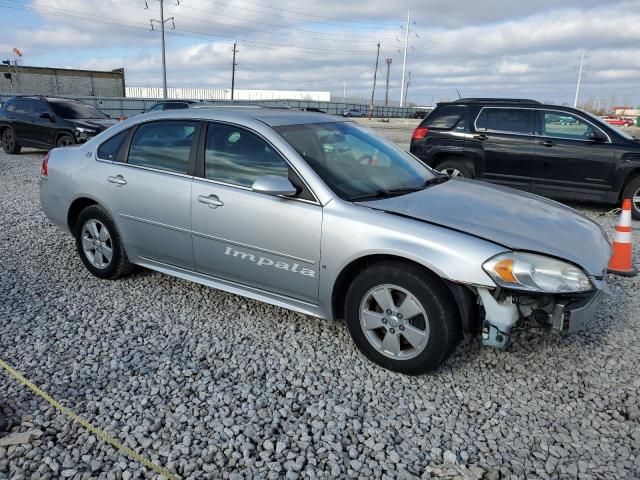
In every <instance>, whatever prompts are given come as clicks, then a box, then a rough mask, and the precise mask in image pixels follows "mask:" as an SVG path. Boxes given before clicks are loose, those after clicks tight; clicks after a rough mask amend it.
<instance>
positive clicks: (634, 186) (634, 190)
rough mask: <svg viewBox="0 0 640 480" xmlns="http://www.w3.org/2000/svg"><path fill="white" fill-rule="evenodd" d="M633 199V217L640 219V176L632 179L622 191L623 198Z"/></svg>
mask: <svg viewBox="0 0 640 480" xmlns="http://www.w3.org/2000/svg"><path fill="white" fill-rule="evenodd" d="M625 198H630V199H631V217H632V218H633V219H634V220H640V177H636V178H633V179H631V181H630V182H629V183H628V184H627V185H625V187H624V190H623V191H622V199H623V200H624V199H625Z"/></svg>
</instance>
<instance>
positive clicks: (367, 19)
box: [0, 0, 640, 104]
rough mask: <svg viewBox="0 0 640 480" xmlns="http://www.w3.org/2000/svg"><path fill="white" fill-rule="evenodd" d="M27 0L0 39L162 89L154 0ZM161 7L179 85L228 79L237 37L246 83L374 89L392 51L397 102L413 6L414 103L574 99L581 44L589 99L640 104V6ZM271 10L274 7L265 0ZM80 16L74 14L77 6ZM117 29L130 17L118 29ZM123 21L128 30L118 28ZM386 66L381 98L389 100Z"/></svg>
mask: <svg viewBox="0 0 640 480" xmlns="http://www.w3.org/2000/svg"><path fill="white" fill-rule="evenodd" d="M148 3H149V7H150V9H149V10H145V9H144V8H143V7H144V2H142V1H140V0H95V1H92V2H85V1H82V0H33V3H32V8H33V9H35V10H36V11H37V12H38V15H40V16H41V17H42V18H43V19H44V23H45V25H44V27H41V28H38V29H33V28H24V27H23V26H20V25H15V24H13V25H10V26H8V27H7V28H5V29H4V32H3V33H0V45H2V44H9V43H10V42H13V41H15V42H17V43H19V44H20V46H22V47H23V48H24V49H25V50H28V51H29V52H30V56H31V57H34V58H38V56H40V57H41V58H43V59H46V60H47V61H51V58H52V57H53V58H58V57H57V56H56V55H55V52H57V51H60V52H62V51H65V52H66V51H71V52H72V54H71V55H65V56H62V55H60V60H59V61H58V62H59V65H58V66H77V67H88V68H103V69H111V68H116V67H120V66H124V67H125V68H126V69H127V79H128V82H129V83H130V84H132V85H150V86H151V85H153V86H157V85H159V84H160V74H159V72H160V56H159V53H160V52H159V39H158V35H157V33H152V32H149V31H146V28H147V27H146V26H147V25H148V24H149V18H150V17H157V15H158V11H157V9H158V5H157V2H156V1H155V0H148ZM166 3H167V5H168V6H167V16H171V15H174V16H175V17H176V18H175V21H176V31H175V32H172V33H170V34H168V35H167V44H168V51H167V60H168V66H169V69H168V77H169V83H170V84H171V85H172V86H194V87H196V86H202V87H218V88H227V87H228V86H229V85H228V84H229V82H230V64H231V44H232V42H233V39H236V38H237V39H238V41H239V49H240V53H239V55H238V63H239V68H238V74H237V80H238V87H239V88H282V89H292V88H295V89H307V90H330V91H332V92H333V93H334V95H336V96H338V97H341V96H342V88H343V82H346V84H347V90H348V94H349V95H352V96H357V95H361V96H363V97H367V96H369V95H370V88H371V83H372V74H373V64H374V61H375V44H376V42H377V41H378V40H379V41H380V42H381V62H380V63H381V65H383V64H384V58H387V57H390V58H392V60H393V64H392V75H391V81H390V89H391V97H392V98H394V99H396V100H397V99H398V98H399V92H400V71H401V64H402V55H401V52H399V50H400V49H401V46H402V40H403V38H402V37H403V34H404V33H403V31H402V30H401V28H400V25H401V24H402V22H403V21H404V19H405V16H406V10H407V9H408V8H411V9H412V12H413V15H412V16H413V18H414V20H415V24H412V25H411V31H412V34H411V36H410V45H411V47H412V48H411V49H410V51H409V63H408V69H409V70H410V71H411V72H412V73H411V86H410V88H409V100H410V101H415V102H417V103H421V104H424V103H430V102H431V100H432V99H434V100H436V101H437V100H439V99H447V98H455V97H456V96H457V93H456V90H457V89H458V90H460V91H461V93H462V94H463V95H468V96H471V95H483V96H484V95H500V96H527V97H534V98H538V99H541V100H551V101H554V102H558V103H562V102H568V101H570V100H572V98H573V93H574V89H575V81H576V71H575V65H576V64H577V63H578V57H579V55H580V53H581V50H582V49H583V48H584V49H586V50H587V54H588V56H589V58H588V61H587V63H588V68H587V75H586V76H585V82H584V89H583V92H584V98H585V99H586V98H589V97H593V98H596V97H605V98H607V99H609V101H610V102H615V101H617V102H622V101H628V102H633V103H635V104H637V103H640V93H639V92H640V88H639V87H640V85H639V83H640V30H639V29H638V28H637V25H638V24H640V1H638V0H634V1H615V0H610V1H608V2H602V0H597V1H596V0H564V1H563V2H562V6H559V2H557V1H556V0H538V1H536V2H532V1H529V0H527V1H521V0H493V1H490V2H478V1H477V0H475V1H471V0H458V1H457V2H455V5H454V4H453V3H452V2H451V1H450V0H429V1H417V0H412V1H409V0H404V1H400V2H389V1H388V0H386V1H382V0H369V1H367V2H344V1H338V0H326V1H324V2H322V3H318V4H314V5H308V4H302V3H301V2H298V1H293V0H281V1H279V2H268V0H181V2H180V6H173V5H171V3H170V2H169V1H167V2H166ZM269 7H275V8H269ZM69 12H72V13H69ZM118 24H122V25H118ZM123 25H126V26H127V27H125V26H123ZM383 77H384V72H383V71H382V70H381V71H379V75H378V79H379V83H378V90H377V91H378V92H379V94H378V95H377V98H383V97H384V92H383V85H384V78H383Z"/></svg>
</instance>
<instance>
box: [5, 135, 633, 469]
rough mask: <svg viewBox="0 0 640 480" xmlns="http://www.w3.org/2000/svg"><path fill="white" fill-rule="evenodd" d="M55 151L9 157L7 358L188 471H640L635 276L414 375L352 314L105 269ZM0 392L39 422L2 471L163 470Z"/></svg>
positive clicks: (8, 391)
mask: <svg viewBox="0 0 640 480" xmlns="http://www.w3.org/2000/svg"><path fill="white" fill-rule="evenodd" d="M382 128H384V127H382ZM409 128H410V127H409ZM391 132H395V130H392V131H391ZM387 133H390V132H387ZM393 134H395V133H393ZM403 138H404V139H406V130H405V135H404V137H403ZM41 159H42V153H39V152H27V153H24V154H22V155H19V156H11V157H9V156H6V155H4V154H0V319H1V320H2V329H1V330H0V332H1V335H0V352H1V353H0V358H2V359H4V360H5V361H7V362H8V363H9V364H11V365H12V366H14V367H15V368H16V369H18V370H19V371H21V372H22V373H23V374H24V375H25V376H27V377H28V378H29V379H31V380H32V381H33V382H35V383H36V384H38V385H39V386H41V387H42V388H43V389H44V390H46V391H48V392H49V393H51V394H52V395H53V396H54V397H55V398H56V399H58V400H60V401H61V402H62V403H63V404H64V405H65V406H67V407H70V408H72V409H73V410H74V411H75V412H77V413H78V414H80V415H81V416H83V417H84V418H86V419H87V420H89V421H90V422H92V423H93V424H94V425H95V426H97V427H100V428H102V429H104V430H106V431H107V432H109V433H110V434H111V435H113V436H115V437H117V438H118V439H119V440H120V441H122V442H123V443H124V444H125V445H127V446H129V447H131V448H133V449H134V450H136V451H137V452H140V453H142V454H143V455H145V456H147V457H148V458H150V459H151V460H152V461H154V462H155V463H157V464H159V465H162V466H166V467H168V468H170V469H171V470H173V471H174V472H175V473H176V474H177V475H179V476H180V477H182V478H230V479H241V478H274V479H275V478H287V479H295V478H336V477H346V478H357V477H359V478H385V479H395V478H404V479H412V478H454V476H455V475H458V477H457V478H463V479H478V478H487V479H499V478H501V479H507V478H509V479H511V478H514V479H515V478H543V479H544V478H580V479H605V478H606V479H630V478H640V409H639V408H638V405H639V403H640V402H639V398H638V397H639V395H638V394H639V392H640V376H639V373H638V364H639V362H640V342H638V338H640V322H639V321H638V320H639V318H640V295H639V293H640V292H639V288H640V280H639V278H638V277H636V278H632V279H629V278H618V277H612V278H611V281H610V285H611V290H612V295H611V296H610V297H608V298H606V299H605V303H604V304H603V305H602V307H601V309H600V310H599V312H598V313H597V316H596V318H595V320H594V321H593V323H592V324H591V325H590V326H589V328H588V329H587V330H586V331H585V332H582V333H580V334H576V335H573V336H569V337H553V336H534V335H527V334H523V335H521V336H518V337H516V338H514V339H513V342H512V344H511V346H510V348H509V351H508V352H498V351H495V350H490V349H484V348H481V347H480V345H479V340H478V339H468V340H465V341H464V342H463V343H462V344H461V345H460V346H459V348H458V349H457V351H456V353H455V354H454V355H453V356H452V357H451V359H450V360H449V361H447V363H446V364H445V365H444V366H443V367H442V368H440V369H439V370H438V371H437V372H436V373H434V374H432V375H429V376H423V377H418V378H413V377H407V376H403V375H400V374H395V373H391V372H388V371H386V370H382V369H380V368H378V367H376V366H375V365H373V364H371V363H369V362H368V361H367V360H365V359H364V358H363V357H362V356H361V355H360V354H359V353H358V352H357V350H356V348H355V347H354V346H353V344H352V342H351V340H350V338H349V336H348V333H347V331H346V328H345V327H344V325H343V324H341V323H337V322H329V321H323V320H318V319H315V318H310V317H306V316H304V315H300V314H297V313H292V312H290V311H287V310H283V309H280V308H276V307H272V306H268V305H265V304H261V303H258V302H254V301H251V300H246V299H243V298H241V297H238V296H234V295H230V294H226V293H222V292H219V291H216V290H213V289H208V288H205V287H202V286H198V285H195V284H192V283H188V282H185V281H182V280H178V279H175V278H171V277H168V276H165V275H162V274H159V273H153V272H149V271H138V272H137V273H135V274H134V275H132V276H131V277H128V278H126V279H123V280H119V281H113V282H111V281H101V280H98V279H97V278H95V277H92V276H91V275H90V274H89V273H88V272H87V270H86V269H85V268H84V267H83V266H82V264H81V262H80V260H79V259H78V257H77V255H76V253H75V248H74V243H73V241H72V239H71V238H69V237H67V236H65V235H63V234H62V233H61V232H60V231H58V230H57V229H56V228H55V227H53V226H51V225H50V224H49V222H48V221H47V220H46V218H45V217H44V215H43V213H42V212H41V210H40V206H39V200H38V185H37V181H38V173H39V167H40V162H41ZM577 207H578V208H580V210H582V211H585V212H586V213H588V214H589V215H592V216H596V215H599V214H602V213H604V212H606V211H607V210H608V207H597V206H593V205H587V206H585V205H577ZM598 221H600V222H602V223H603V224H604V225H605V227H606V228H607V230H608V231H611V230H612V228H613V225H614V223H615V221H616V218H615V217H612V216H599V217H598ZM636 227H637V223H636ZM576 248H579V246H578V245H576ZM639 250H640V245H638V236H637V235H636V243H635V252H636V264H638V260H639V259H638V258H637V257H638V251H639ZM0 405H1V408H2V410H3V411H4V413H5V414H6V415H7V416H9V417H10V421H11V424H12V430H13V432H27V431H31V432H35V439H34V440H32V441H30V442H29V443H28V444H23V445H18V446H11V447H8V448H7V447H0V478H13V479H38V478H41V479H45V478H46V479H50V478H72V479H80V478H82V479H86V478H101V479H102V478H108V479H120V478H122V479H131V478H154V477H157V475H156V474H154V473H153V472H151V471H150V470H147V469H146V468H144V467H142V466H141V465H140V464H138V463H136V462H133V461H130V460H129V459H128V458H126V457H124V456H122V455H120V454H119V453H117V452H116V451H115V450H114V449H113V448H112V447H110V446H106V445H105V444H104V443H102V442H101V441H100V440H97V439H96V438H95V437H94V436H93V435H92V434H90V433H88V432H87V431H86V430H84V429H83V428H82V427H80V426H79V425H78V424H76V423H74V422H71V421H69V420H68V419H67V418H65V417H64V416H62V415H61V414H59V413H58V412H57V411H56V410H54V409H53V408H52V407H51V406H50V405H49V404H48V403H46V402H45V401H44V400H42V399H40V398H38V397H36V396H35V395H33V394H32V393H31V392H30V391H29V390H27V389H26V388H25V387H23V386H21V385H20V384H18V383H17V382H16V381H14V380H13V379H11V378H9V377H8V376H7V375H6V374H5V373H4V372H0Z"/></svg>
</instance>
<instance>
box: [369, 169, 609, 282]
mask: <svg viewBox="0 0 640 480" xmlns="http://www.w3.org/2000/svg"><path fill="white" fill-rule="evenodd" d="M358 205H362V206H366V207H369V208H374V209H378V210H383V211H386V212H392V213H397V214H400V215H404V216H407V217H412V218H415V219H417V220H422V221H425V222H429V223H433V224H437V225H441V226H444V227H448V228H452V229H455V230H459V231H461V232H463V233H468V234H471V235H474V236H477V237H481V238H483V239H486V240H489V241H492V242H494V243H497V244H500V245H502V246H505V247H507V248H510V249H512V250H527V251H531V252H537V253H542V254H546V255H550V256H553V257H557V258H560V259H564V260H568V261H570V262H572V263H574V264H576V265H578V266H580V267H582V268H583V269H584V270H586V271H587V273H589V274H590V275H593V276H597V277H599V276H601V275H603V272H604V270H605V269H606V267H607V264H608V262H609V258H610V257H611V245H610V244H609V241H608V238H607V237H606V236H605V234H604V232H603V230H602V229H601V228H600V226H599V225H598V224H597V223H596V222H594V221H593V220H590V219H589V218H587V217H585V216H584V215H582V214H581V213H579V212H577V211H575V210H574V209H572V208H569V207H566V206H564V205H562V204H560V203H557V202H554V201H553V200H548V199H546V198H543V197H539V196H537V195H533V194H531V193H526V192H521V191H518V190H514V189H511V188H507V187H501V186H497V185H493V184H489V183H484V182H479V181H475V180H467V179H457V178H453V179H451V180H449V181H447V182H443V183H440V184H435V185H433V186H430V187H427V188H425V189H424V190H420V191H417V192H414V193H410V194H407V195H401V196H397V197H391V198H385V199H381V200H372V201H366V202H358Z"/></svg>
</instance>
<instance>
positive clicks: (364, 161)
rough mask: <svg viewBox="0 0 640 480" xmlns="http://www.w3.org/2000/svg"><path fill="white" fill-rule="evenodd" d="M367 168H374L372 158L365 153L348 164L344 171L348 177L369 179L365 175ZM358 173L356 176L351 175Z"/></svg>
mask: <svg viewBox="0 0 640 480" xmlns="http://www.w3.org/2000/svg"><path fill="white" fill-rule="evenodd" d="M367 167H375V163H374V158H373V156H372V155H370V154H368V153H365V154H364V155H361V156H360V157H358V159H357V160H356V161H355V162H350V164H349V166H348V167H347V169H346V174H347V176H349V177H352V176H353V177H365V178H366V177H369V175H368V174H367V173H366V172H367V170H368V168H367ZM356 171H357V172H358V174H357V175H353V174H354V173H355V172H356Z"/></svg>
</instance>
